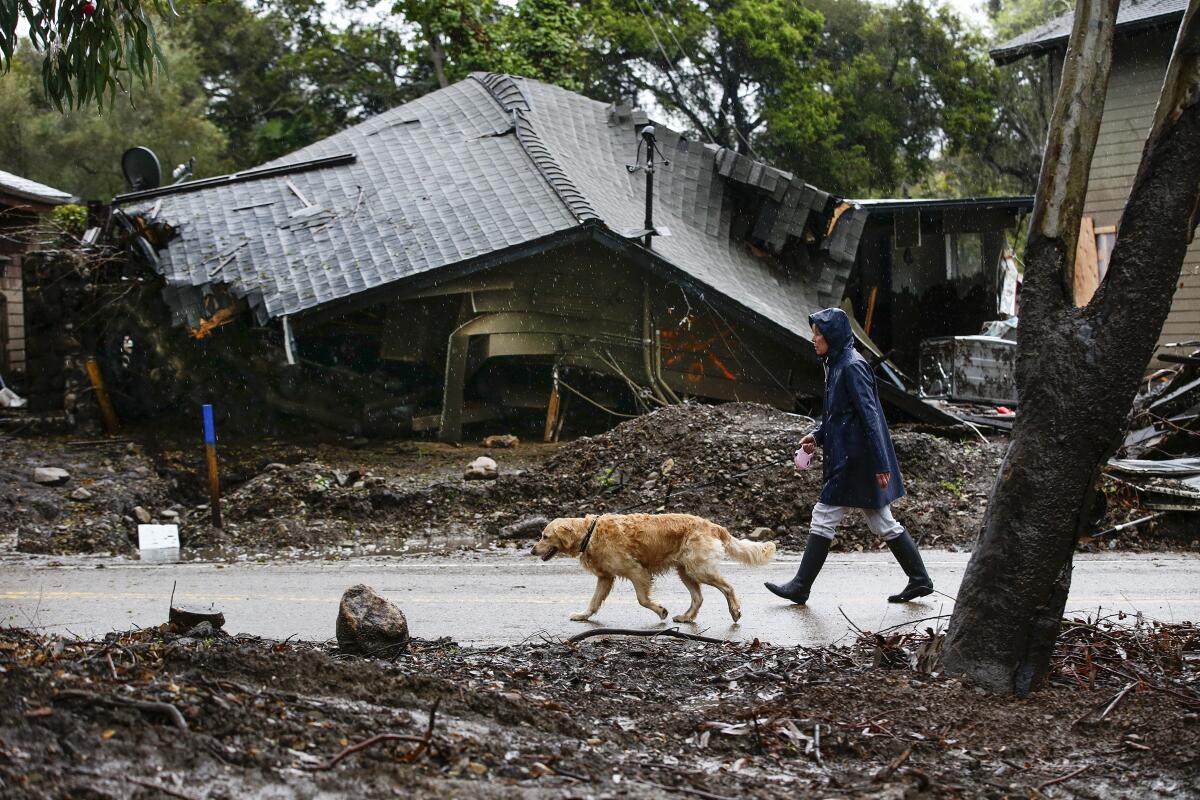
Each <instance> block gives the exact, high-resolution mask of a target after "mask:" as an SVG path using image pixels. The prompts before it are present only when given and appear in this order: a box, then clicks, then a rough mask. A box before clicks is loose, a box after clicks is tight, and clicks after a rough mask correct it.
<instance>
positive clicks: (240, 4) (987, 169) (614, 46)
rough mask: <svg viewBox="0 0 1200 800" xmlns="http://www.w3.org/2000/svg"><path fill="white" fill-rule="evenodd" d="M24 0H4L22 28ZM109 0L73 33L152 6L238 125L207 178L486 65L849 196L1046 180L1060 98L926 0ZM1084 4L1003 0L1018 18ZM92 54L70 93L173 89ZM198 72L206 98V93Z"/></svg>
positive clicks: (229, 124)
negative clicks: (1041, 176)
mask: <svg viewBox="0 0 1200 800" xmlns="http://www.w3.org/2000/svg"><path fill="white" fill-rule="evenodd" d="M18 2H19V0H0V8H3V9H4V15H3V16H0V32H2V33H3V34H4V36H5V37H7V38H4V39H3V41H4V42H6V43H8V44H12V43H14V42H15V41H16V37H15V28H12V27H11V26H10V25H9V22H10V21H11V20H12V19H15V16H14V15H19V12H18V11H14V9H19V7H18V5H16V4H17V3H18ZM81 2H85V0H61V2H59V3H58V5H53V3H52V0H46V3H51V6H52V7H53V8H54V9H55V11H54V15H55V16H54V21H53V22H51V21H50V18H49V17H47V18H46V19H45V20H43V23H44V24H45V25H49V26H50V27H49V28H46V31H47V32H46V33H45V34H44V36H40V38H39V35H34V36H33V37H32V38H33V44H34V45H36V47H35V48H34V49H35V50H36V49H37V48H41V51H40V52H36V53H34V54H33V55H27V56H26V57H25V59H26V60H25V62H23V65H22V67H21V70H22V72H21V74H20V75H17V74H15V73H14V74H13V75H11V76H8V77H5V78H0V81H3V82H4V83H5V84H9V83H14V82H16V83H21V82H23V81H27V79H28V75H29V70H28V69H27V67H28V66H29V63H30V62H31V61H32V62H34V63H33V66H34V68H35V69H34V72H33V74H34V75H35V76H36V75H37V68H38V67H39V63H38V62H44V61H45V59H46V58H51V60H53V59H58V58H59V57H60V55H61V53H60V52H58V51H56V50H55V48H54V46H53V44H52V42H51V39H49V38H48V37H49V36H50V33H49V32H48V31H50V30H54V29H55V28H54V26H55V25H60V24H64V25H65V24H66V23H65V22H63V20H64V19H65V18H64V17H63V14H68V16H69V15H70V14H76V15H77V16H78V15H81V14H82V13H83V12H82V11H81V7H80V3H81ZM92 2H96V3H99V5H98V7H97V10H96V11H95V12H94V14H93V15H92V16H91V17H90V18H86V19H85V20H84V21H83V22H79V23H78V24H76V23H71V25H73V26H74V27H69V28H67V29H64V30H67V34H64V35H68V36H74V37H76V39H78V38H79V37H80V36H81V34H80V32H81V31H85V32H86V33H87V36H94V35H96V31H99V30H101V28H102V26H100V25H98V23H99V22H101V21H103V20H107V19H108V16H105V15H116V14H117V13H118V11H120V10H121V9H127V10H129V9H132V11H131V12H130V13H132V14H133V16H132V17H131V19H132V20H135V22H131V23H130V24H132V25H134V29H135V30H134V34H131V35H135V34H137V31H139V30H142V28H140V27H138V25H140V24H141V23H137V22H136V20H144V30H145V32H146V42H147V43H148V44H147V46H148V47H150V51H148V52H150V56H148V58H150V60H149V61H145V62H139V63H142V66H143V67H145V70H144V71H145V72H146V74H148V75H153V74H156V73H155V72H154V70H153V66H154V59H153V46H154V42H155V41H157V39H155V38H154V37H155V36H160V37H162V39H163V41H165V42H167V43H168V47H167V53H166V55H167V59H166V63H167V64H168V65H169V69H168V70H167V71H166V72H165V73H164V74H161V75H159V76H158V79H159V80H160V81H161V82H164V83H171V84H172V85H173V87H174V88H167V89H164V90H163V91H165V92H168V93H169V92H177V93H179V94H180V96H181V97H182V98H185V100H186V102H183V103H182V104H181V105H180V108H179V110H178V111H177V112H176V111H174V110H173V111H172V113H171V116H172V117H173V118H174V119H175V121H176V122H181V120H182V117H181V116H180V115H184V114H192V115H194V118H195V123H196V125H197V126H198V127H197V131H199V130H200V129H201V127H199V123H200V122H203V121H206V122H208V123H210V124H211V125H212V126H215V127H216V128H217V129H218V130H219V131H220V133H221V135H223V137H224V145H223V147H222V149H221V151H220V154H219V158H213V157H211V148H208V149H203V150H202V151H197V153H196V154H197V155H198V156H201V157H200V158H198V165H197V174H201V175H202V174H212V173H213V172H216V171H218V170H219V169H226V168H245V167H249V166H253V165H256V164H261V163H263V162H265V161H268V160H270V159H273V158H276V157H278V156H280V155H283V154H285V153H288V152H291V151H293V150H295V149H296V148H298V147H302V146H304V145H306V144H309V143H311V142H313V141H316V140H318V139H320V138H322V137H324V136H327V135H329V134H331V133H333V132H335V131H337V130H341V129H342V128H344V127H346V126H348V125H352V124H355V123H356V122H359V121H361V120H363V119H366V118H367V117H369V116H371V115H374V114H377V113H379V112H381V111H383V110H385V109H387V108H391V107H393V106H395V105H398V104H400V103H403V102H406V101H408V100H411V99H413V98H415V97H419V96H421V95H423V94H425V93H427V92H429V91H432V90H434V89H436V88H438V87H439V86H445V85H448V84H449V83H452V82H454V81H457V80H461V79H462V78H463V77H465V76H466V75H467V74H468V73H470V72H472V71H474V70H494V71H504V72H513V73H518V74H522V75H527V76H529V77H533V78H538V79H540V80H544V81H548V82H552V83H556V84H558V85H561V86H563V87H565V88H568V89H571V90H573V91H580V92H583V93H585V94H587V95H589V96H591V97H594V98H596V99H599V100H602V101H605V102H611V101H629V100H636V101H637V102H639V103H642V104H649V105H651V106H652V107H656V108H655V114H656V116H660V117H664V116H665V117H666V118H667V121H669V122H670V123H671V124H673V125H675V126H678V127H681V128H683V129H686V130H687V131H688V132H689V135H691V136H693V137H695V138H697V139H700V140H704V141H713V142H716V143H718V144H721V145H723V146H726V147H731V148H734V149H737V150H739V151H741V152H744V153H751V154H754V155H756V156H758V157H761V158H764V159H768V160H770V161H772V162H773V163H775V164H776V165H778V166H780V167H782V168H784V169H788V170H791V171H793V172H795V173H797V174H798V175H801V176H803V177H804V178H805V179H807V180H809V181H811V182H813V183H815V184H817V185H820V186H823V187H826V188H828V189H830V190H832V191H836V192H839V193H842V194H845V195H850V196H856V195H857V196H866V195H905V194H912V195H920V194H977V193H986V192H994V191H1031V190H1032V186H1033V185H1034V183H1035V182H1036V175H1037V168H1038V165H1039V164H1040V147H1041V135H1042V132H1043V131H1044V129H1045V122H1046V119H1047V118H1048V113H1049V112H1048V109H1047V108H1046V107H1045V106H1046V101H1045V99H1044V98H1045V97H1046V96H1047V92H1046V91H1045V90H1044V85H1043V82H1042V78H1041V76H1040V75H1039V73H1038V70H1039V69H1040V67H1039V65H1038V64H1037V63H1036V62H1033V63H1022V64H1021V65H1018V66H1016V67H1006V68H1004V69H1002V70H997V69H996V68H994V67H993V66H992V64H991V62H990V60H989V59H988V56H987V52H986V48H987V43H986V42H985V40H984V37H983V36H982V34H980V33H979V32H978V31H975V30H973V29H971V28H970V27H969V26H968V25H966V24H964V23H963V22H962V21H961V20H960V19H959V18H958V17H956V16H955V15H954V14H953V13H952V12H950V11H948V10H946V9H945V8H939V7H937V6H931V5H928V4H926V3H923V2H920V1H919V0H902V1H901V2H899V3H891V2H883V0H516V1H515V2H499V0H386V1H385V0H341V1H340V2H338V3H326V2H320V1H319V0H203V1H201V0H177V2H175V4H174V8H175V9H176V10H177V12H178V13H177V14H176V13H175V12H173V11H172V10H171V7H170V6H162V7H160V6H159V5H157V2H158V0H146V2H148V3H149V5H146V4H145V3H140V4H139V3H138V2H137V0H112V2H110V0H92ZM1065 2H1067V0H994V2H993V4H992V16H993V19H994V20H995V21H996V23H995V24H996V27H997V31H998V36H999V37H1001V38H1003V37H1007V36H1010V35H1012V34H1014V33H1016V32H1019V30H1021V29H1023V28H1024V27H1027V26H1030V25H1033V24H1037V23H1039V22H1041V21H1043V20H1044V19H1045V18H1048V17H1049V16H1051V15H1053V14H1054V13H1055V12H1056V11H1057V10H1058V6H1059V5H1061V4H1062V3H1065ZM72 4H74V5H72ZM43 6H45V3H39V4H38V5H36V6H35V7H36V8H39V9H40V8H42V7H43ZM48 7H49V6H48ZM147 9H150V10H149V11H147ZM135 12H136V13H135ZM139 15H140V16H139ZM158 15H161V16H158ZM105 24H107V23H105ZM114 24H115V23H114ZM89 25H90V26H92V27H91V28H89V27H88V26H89ZM93 28H94V29H95V30H93ZM104 30H108V29H107V28H104ZM156 32H157V33H156ZM110 34H111V31H110ZM117 34H120V35H122V36H123V35H124V34H123V33H122V32H121V30H120V29H117ZM54 35H55V36H58V35H60V34H57V33H56V34H54ZM83 38H85V39H86V37H83ZM76 39H72V40H70V42H69V44H70V47H68V48H67V50H70V48H71V47H74V46H75V41H76ZM58 41H66V40H58ZM81 41H82V40H81ZM88 41H91V40H90V39H89V40H88ZM114 41H115V40H114ZM137 41H140V40H137V39H136V35H135V38H134V42H135V44H136V42H137ZM14 46H15V45H14ZM185 48H186V50H185ZM136 49H137V48H136V47H135V48H134V50H135V51H136ZM176 51H179V53H181V55H177V52H176ZM81 52H84V53H85V55H84V56H80V57H72V58H71V59H68V60H67V61H66V62H64V64H65V66H63V67H62V68H63V69H66V70H67V72H70V73H72V74H76V75H78V76H79V77H77V78H76V80H77V81H80V80H81V81H83V83H81V84H78V85H79V86H89V87H92V89H90V90H88V91H89V92H90V93H88V94H85V95H83V96H81V95H80V93H79V91H78V89H77V88H75V87H76V84H67V85H66V86H65V88H64V87H63V86H60V85H59V83H56V84H54V86H52V87H51V86H48V85H47V84H45V82H44V81H43V83H42V87H41V91H42V93H43V95H44V96H48V97H49V98H50V100H51V103H53V102H54V101H55V100H56V98H57V99H64V100H74V102H75V103H76V105H77V106H78V107H80V108H87V109H90V111H88V112H87V113H90V114H96V113H97V111H98V110H105V109H99V108H98V107H97V102H96V91H95V87H96V86H99V85H101V84H103V86H105V87H107V89H106V92H107V94H106V103H105V106H106V108H107V107H109V106H114V107H115V106H121V105H124V106H128V105H129V104H130V103H131V102H132V103H133V104H134V105H135V106H138V104H141V105H146V104H149V103H157V102H161V99H162V97H163V96H164V95H158V96H156V97H157V98H158V99H154V98H152V97H151V96H150V95H147V96H146V98H145V100H146V103H141V101H142V99H143V98H142V97H141V95H140V92H142V91H148V90H146V89H144V88H143V87H142V86H141V84H140V83H138V82H137V81H136V80H134V79H133V78H132V76H133V75H135V73H136V68H135V67H134V66H133V62H130V63H129V65H127V66H126V67H124V69H125V70H126V73H128V74H126V73H122V72H121V71H120V70H119V69H117V67H115V66H114V65H112V64H107V63H106V62H104V61H103V59H99V58H95V57H92V56H94V55H95V53H94V52H93V51H91V50H87V49H86V48H84V50H83V51H81ZM86 53H92V55H91V56H88V55H86ZM17 55H18V54H17V51H16V50H15V49H14V50H13V56H11V57H9V56H5V62H4V63H5V64H9V63H15V61H13V59H14V58H16V57H17ZM176 59H179V60H180V61H179V64H178V68H177V67H176V64H175V63H174V62H175V60H176ZM55 63H56V64H57V63H59V62H58V61H55ZM131 70H132V71H131ZM51 74H54V73H51ZM114 76H115V77H114ZM10 78H11V80H10ZM110 79H111V80H110ZM55 80H58V79H55ZM117 80H119V81H120V82H119V83H117V82H115V81H117ZM97 81H99V83H97ZM60 83H61V81H60ZM22 85H26V84H25V83H22ZM114 86H115V87H118V88H117V94H116V95H114V94H113V87H114ZM197 86H198V87H199V94H200V95H202V96H203V97H202V101H201V102H192V99H193V98H194V97H195V96H196V91H197ZM122 87H123V89H124V90H128V92H129V94H128V95H126V96H122V95H121V91H122ZM8 88H9V89H11V87H8ZM56 92H57V94H56ZM114 99H116V101H117V102H116V103H115V104H114V102H113V100H114ZM148 112H149V109H147V108H142V109H141V111H140V112H139V113H143V114H145V113H148ZM121 113H122V114H124V113H125V112H121ZM136 117H137V114H135V115H134V118H136ZM134 118H130V117H128V116H123V117H121V119H122V120H123V122H122V123H121V129H123V130H124V131H125V132H126V135H127V136H128V139H129V142H128V143H129V144H135V143H139V142H142V141H146V135H141V136H139V135H137V134H138V133H139V132H140V131H142V130H143V128H142V127H141V126H140V124H139V123H135V119H134ZM146 119H147V120H148V119H149V117H147V118H146ZM116 120H117V118H115V117H114V118H113V119H112V120H111V121H110V123H109V124H110V125H113V126H115V125H116V124H117V122H116ZM101 127H103V126H101ZM146 133H147V134H149V133H150V132H149V131H146ZM195 135H198V133H197V134H195ZM135 140H136V141H135ZM206 147H207V145H206ZM29 158H32V156H29V157H28V158H27V159H26V161H28V159H29ZM173 159H174V156H172V160H173ZM9 163H10V164H11V166H12V168H17V162H9ZM46 163H47V164H48V165H49V164H51V163H52V162H46ZM31 177H36V178H38V179H41V180H45V181H46V182H47V183H50V184H52V185H58V186H62V187H64V188H68V189H74V188H75V187H74V186H73V185H72V182H73V181H77V180H79V179H78V177H77V175H76V172H75V171H72V170H71V169H68V168H66V167H64V168H63V170H62V171H61V172H60V173H59V174H54V173H53V172H51V173H49V174H41V175H31ZM99 185H106V184H98V183H97V182H96V181H94V180H92V181H85V182H83V183H81V184H79V188H78V191H83V192H84V193H87V192H90V191H92V190H93V187H97V186H99Z"/></svg>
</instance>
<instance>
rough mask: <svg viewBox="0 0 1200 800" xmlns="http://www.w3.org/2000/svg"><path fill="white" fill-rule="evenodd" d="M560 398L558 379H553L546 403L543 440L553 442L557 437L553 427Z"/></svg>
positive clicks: (556, 421)
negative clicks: (548, 400) (548, 399)
mask: <svg viewBox="0 0 1200 800" xmlns="http://www.w3.org/2000/svg"><path fill="white" fill-rule="evenodd" d="M561 399H562V398H561V396H560V395H559V393H558V381H555V382H554V386H553V387H552V388H551V389H550V402H549V403H547V404H546V430H545V431H544V432H543V433H542V441H543V442H553V441H554V440H555V439H556V438H558V437H557V431H556V430H555V428H557V427H558V409H559V403H560V402H561Z"/></svg>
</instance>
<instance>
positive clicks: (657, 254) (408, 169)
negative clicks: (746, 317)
mask: <svg viewBox="0 0 1200 800" xmlns="http://www.w3.org/2000/svg"><path fill="white" fill-rule="evenodd" d="M642 120H644V115H641V114H640V113H639V112H636V111H630V110H628V109H624V110H623V109H620V108H614V107H613V106H610V105H607V104H604V103H600V102H597V101H594V100H590V99H588V98H586V97H583V96H581V95H578V94H575V93H573V92H569V91H567V90H564V89H561V88H558V87H555V86H551V85H548V84H545V83H541V82H539V81H534V80H529V79H525V78H517V77H513V76H509V75H496V74H483V73H479V74H476V75H473V76H472V77H471V78H469V79H467V80H464V81H461V82H459V83H456V84H454V85H452V86H449V87H447V88H445V89H441V90H439V91H436V92H433V93H431V94H429V95H426V96H425V97H422V98H420V99H418V100H415V101H413V102H410V103H407V104H405V105H403V106H400V107H398V108H395V109H392V110H390V111H387V112H385V113H383V114H380V115H378V116H376V117H373V118H372V119H370V120H367V121H365V122H363V123H361V124H359V125H357V126H355V127H353V128H349V129H347V130H344V131H341V132H340V133H337V134H335V135H333V136H330V137H329V138H327V139H323V140H321V141H319V142H316V143H314V144H312V145H309V146H308V147H305V148H302V149H300V150H297V151H296V152H294V153H291V154H289V155H287V156H285V157H283V158H281V159H278V160H276V161H274V162H271V163H270V164H267V165H265V167H267V168H270V167H283V166H286V165H289V164H290V165H302V164H305V163H307V162H311V161H312V160H313V159H319V158H327V157H331V156H340V155H344V154H347V153H353V154H355V156H356V158H355V159H354V160H353V161H352V162H351V163H345V162H342V163H339V164H337V165H336V166H330V167H327V168H319V169H307V170H305V171H299V172H295V173H291V174H287V175H270V176H268V177H264V178H262V179H259V180H252V181H248V182H243V183H238V184H236V185H215V186H211V187H204V188H199V189H198V190H194V191H186V184H185V185H184V187H181V188H183V189H184V190H183V191H179V192H178V193H168V194H164V195H161V196H160V197H158V198H156V199H155V201H154V202H156V203H160V204H161V206H160V208H159V216H160V217H161V218H163V219H165V220H167V221H168V222H170V223H171V224H172V225H174V226H175V227H176V228H177V229H178V230H179V236H178V237H177V238H176V239H174V240H173V241H172V242H171V243H170V244H169V245H168V246H167V248H166V249H165V251H164V252H163V253H161V254H160V256H161V257H160V261H161V264H160V269H161V271H162V273H163V274H164V276H165V277H166V282H167V289H166V300H167V302H168V304H169V305H170V306H171V307H172V309H173V310H174V312H175V317H176V321H177V322H184V323H186V324H188V325H189V326H190V327H195V326H196V325H198V323H199V322H200V320H201V319H202V318H203V317H204V316H206V307H205V305H204V296H205V295H208V294H212V293H213V292H215V291H216V290H217V287H219V286H223V287H225V288H226V289H228V291H230V292H231V293H232V294H233V295H234V296H236V297H243V298H246V299H247V301H248V302H249V304H250V306H251V308H252V309H254V312H255V316H256V318H257V321H258V322H259V323H260V324H263V323H265V322H267V321H268V320H269V319H272V318H275V317H280V316H284V315H289V314H297V313H300V312H303V311H307V310H310V309H313V308H316V307H317V306H323V305H325V304H327V303H330V302H333V301H337V300H340V299H343V298H347V297H349V296H352V295H355V294H358V293H361V292H364V291H367V290H371V289H376V288H379V287H382V286H385V285H388V284H392V283H395V282H397V281H402V280H405V279H408V278H413V277H415V276H418V275H422V274H423V273H429V272H431V271H433V270H438V269H440V268H443V267H447V266H450V265H452V264H458V263H462V262H467V261H470V260H472V259H477V258H479V257H481V256H488V255H492V254H499V253H502V252H503V251H505V250H508V249H510V248H514V247H516V246H520V245H527V244H530V243H535V242H538V241H540V240H543V239H547V238H548V237H554V236H555V235H556V234H560V233H566V232H570V231H572V230H575V229H578V228H579V227H580V226H581V225H584V224H593V225H600V226H602V227H603V228H606V229H607V230H608V231H611V232H614V233H617V234H618V235H620V233H621V232H622V231H630V230H636V229H640V228H641V227H642V223H643V216H644V212H645V207H644V198H645V183H644V175H642V174H641V173H637V174H630V173H629V172H628V171H627V170H626V168H625V167H626V165H630V164H633V163H634V162H635V159H636V156H637V144H638V139H639V137H638V133H637V130H636V128H635V125H636V124H638V123H639V122H641V121H642ZM658 141H659V146H660V147H661V149H662V151H663V153H664V154H665V155H666V158H667V159H668V160H669V161H670V164H669V166H661V167H660V169H659V170H658V171H657V172H656V181H655V209H654V218H655V223H656V227H658V228H663V227H665V228H667V229H669V232H670V235H668V236H658V237H655V239H654V242H653V257H654V258H657V259H659V260H661V261H662V262H665V263H666V264H667V265H668V266H669V267H671V268H673V269H675V270H678V271H681V272H683V273H686V275H687V276H689V277H690V278H691V279H692V280H693V281H694V282H695V283H699V284H701V285H702V287H708V288H711V289H712V290H714V291H716V292H718V293H720V294H721V295H724V296H725V297H726V298H728V299H729V300H732V301H733V302H734V303H736V304H738V305H740V306H742V307H743V308H745V309H747V310H749V311H751V312H753V313H755V314H757V315H761V316H762V317H764V318H766V319H768V320H770V321H771V322H773V323H775V324H776V325H778V326H780V327H782V328H783V329H785V330H787V331H790V332H792V333H794V334H797V335H800V336H804V337H806V338H807V336H808V323H807V316H808V314H809V313H811V312H812V311H813V310H815V309H816V308H819V307H822V306H826V305H832V304H834V303H836V302H837V299H838V296H840V293H841V288H842V286H841V285H842V283H844V281H845V278H846V275H847V274H848V271H849V267H850V263H844V264H839V265H834V266H833V268H832V269H831V268H830V267H829V266H826V267H825V268H824V269H823V270H822V274H821V275H820V278H819V279H817V280H810V279H807V278H805V277H804V276H802V275H799V274H796V273H788V272H785V271H784V270H781V269H780V268H779V265H778V263H777V262H773V260H772V259H769V258H762V257H757V256H755V255H754V254H753V253H752V252H751V250H750V248H749V247H748V246H747V244H746V243H744V242H741V241H735V240H734V239H733V238H731V236H730V221H731V219H732V217H733V213H732V206H731V202H732V201H731V198H730V195H729V193H728V192H727V191H726V189H727V179H726V178H724V177H721V176H720V174H719V173H718V162H719V161H720V163H729V164H739V169H740V170H741V171H743V172H746V176H745V179H752V180H753V181H754V182H755V183H754V185H755V186H756V187H757V188H759V189H760V190H761V191H763V192H765V193H766V194H767V195H769V196H770V195H772V193H777V194H779V195H780V200H782V199H783V198H784V197H785V196H786V195H787V193H788V190H789V189H793V190H799V193H798V194H796V196H795V197H794V203H793V204H792V205H789V204H788V203H787V202H785V203H784V204H783V206H782V208H783V210H784V211H786V212H787V214H785V215H783V216H784V217H786V219H785V220H784V228H781V231H776V230H775V228H777V227H779V225H775V226H773V227H772V228H771V233H772V236H773V241H774V242H781V241H782V239H781V237H783V236H784V235H785V234H786V233H791V234H793V235H798V234H799V232H800V231H802V229H803V224H804V219H805V218H806V217H807V213H808V211H807V210H808V209H814V208H818V206H823V205H824V204H825V203H827V202H828V200H829V196H828V195H826V194H825V193H823V192H819V191H817V190H815V189H813V188H812V187H808V186H807V185H806V184H803V182H802V181H800V182H797V181H796V180H795V179H793V178H792V176H790V175H788V174H787V173H784V172H781V171H779V170H775V169H773V168H771V167H768V166H766V165H762V164H758V163H757V162H753V161H750V160H749V159H746V158H745V157H744V156H739V155H737V154H734V153H730V152H729V151H725V150H723V149H721V148H717V147H714V146H706V145H703V144H699V143H696V142H690V141H687V140H686V139H684V138H683V137H681V136H680V135H679V134H677V133H675V132H673V131H670V130H667V129H665V128H662V127H659V128H658ZM741 162H747V163H746V164H745V165H741ZM739 174H740V173H739ZM130 201H131V202H132V203H133V205H132V208H134V209H136V210H141V211H146V210H148V209H149V208H150V205H149V204H148V203H147V202H146V201H139V200H136V199H135V198H130ZM768 202H779V201H777V200H774V199H771V198H769V199H768ZM800 206H803V207H804V213H803V214H800V213H798V209H799V207H800ZM852 260H853V258H852V257H851V259H850V261H852ZM210 305H211V304H210ZM209 313H211V312H209Z"/></svg>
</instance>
